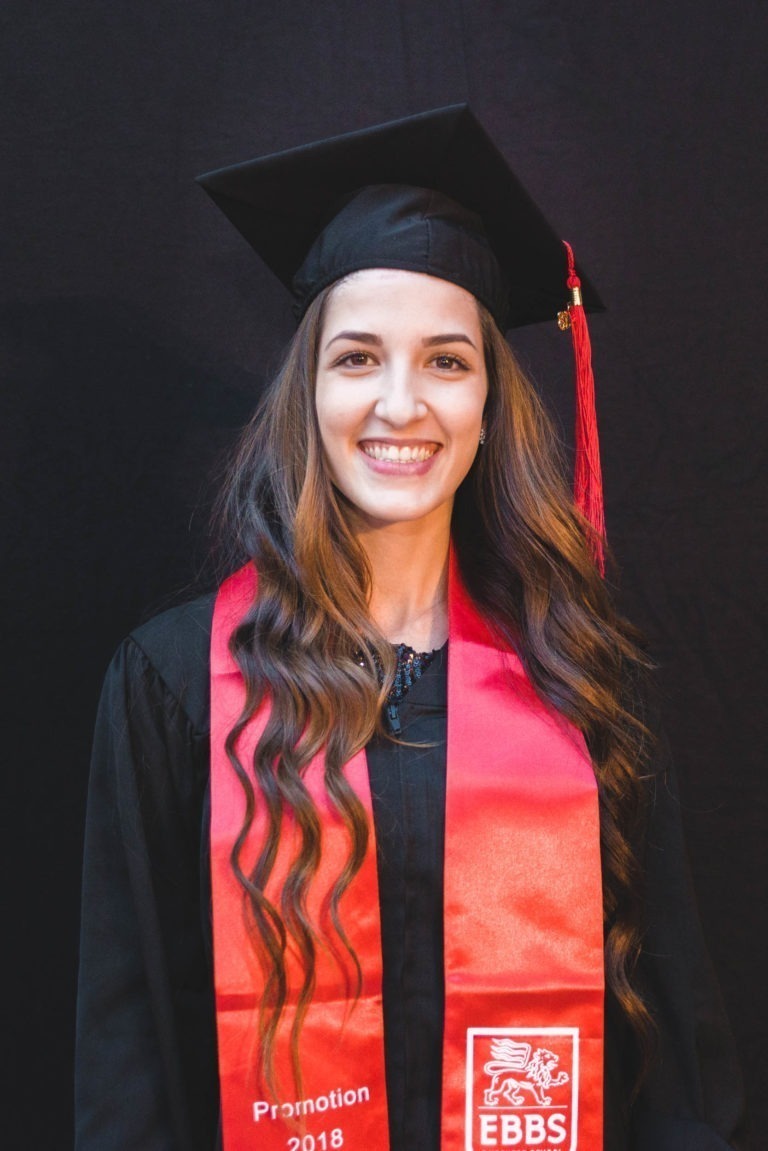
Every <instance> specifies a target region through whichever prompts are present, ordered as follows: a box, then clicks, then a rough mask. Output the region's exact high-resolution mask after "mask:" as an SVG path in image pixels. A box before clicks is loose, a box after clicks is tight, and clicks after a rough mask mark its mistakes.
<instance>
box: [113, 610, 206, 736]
mask: <svg viewBox="0 0 768 1151" xmlns="http://www.w3.org/2000/svg"><path fill="white" fill-rule="evenodd" d="M215 602H216V593H215V592H209V593H208V594H206V595H201V596H198V597H197V598H196V599H192V600H189V601H187V602H185V603H180V604H177V605H176V606H174V607H171V608H168V609H167V610H165V611H163V612H161V613H159V614H158V615H156V616H153V617H152V618H151V619H149V620H148V621H147V622H146V623H143V624H141V625H140V626H139V627H136V628H134V630H133V631H131V632H130V633H129V635H128V636H127V637H126V638H125V640H124V641H123V643H122V644H121V645H120V647H119V649H118V651H117V653H116V655H115V658H114V660H113V662H112V666H111V668H110V671H109V673H108V677H109V676H117V677H119V678H121V679H123V680H126V681H127V685H128V690H129V691H130V692H131V694H132V695H134V696H138V695H141V696H142V697H143V698H144V699H145V700H146V698H147V697H148V696H151V697H157V698H159V697H163V698H165V699H167V700H170V701H171V702H173V703H174V704H176V705H178V706H180V707H181V708H182V709H183V711H184V712H185V713H186V715H187V717H188V719H189V723H190V724H191V726H192V728H193V729H194V730H195V732H197V733H198V734H201V735H202V734H206V733H207V731H208V729H209V727H210V685H209V674H210V643H211V626H212V621H213V609H214V604H215Z"/></svg>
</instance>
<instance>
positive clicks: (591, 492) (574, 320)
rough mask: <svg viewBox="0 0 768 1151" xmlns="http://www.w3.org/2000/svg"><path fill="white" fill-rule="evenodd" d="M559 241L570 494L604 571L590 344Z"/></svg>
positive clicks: (577, 289) (572, 268)
mask: <svg viewBox="0 0 768 1151" xmlns="http://www.w3.org/2000/svg"><path fill="white" fill-rule="evenodd" d="M563 243H564V244H565V250H566V252H567V253H568V287H569V289H570V292H571V302H570V304H569V305H568V310H567V312H561V313H560V315H559V316H558V323H559V324H560V327H561V328H563V329H564V328H570V329H571V335H572V337H573V354H574V359H575V363H576V465H575V474H574V480H573V495H574V500H575V503H576V507H577V508H578V509H579V511H580V512H581V514H582V515H583V516H584V517H585V519H586V520H587V522H588V523H589V525H590V528H591V532H590V546H591V549H592V555H593V556H594V560H595V564H596V565H597V568H598V570H599V571H600V574H601V575H605V509H604V506H603V476H602V470H601V467H600V444H599V441H598V436H597V411H596V409H595V378H594V376H593V374H592V348H591V345H590V342H589V329H588V328H587V316H586V313H585V311H584V306H583V304H582V302H581V280H580V279H579V277H578V276H577V275H576V265H575V262H574V258H573V249H572V248H571V245H570V244H568V243H566V241H565V240H564V241H563Z"/></svg>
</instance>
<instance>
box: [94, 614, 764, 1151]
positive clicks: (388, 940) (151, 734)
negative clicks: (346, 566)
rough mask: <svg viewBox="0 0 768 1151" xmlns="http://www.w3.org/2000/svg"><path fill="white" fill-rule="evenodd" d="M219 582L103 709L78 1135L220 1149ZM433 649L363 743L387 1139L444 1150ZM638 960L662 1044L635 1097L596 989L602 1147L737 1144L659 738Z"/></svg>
mask: <svg viewBox="0 0 768 1151" xmlns="http://www.w3.org/2000/svg"><path fill="white" fill-rule="evenodd" d="M213 602H214V601H213V596H206V597H203V598H201V599H199V600H196V601H194V602H193V603H191V604H188V605H185V606H183V607H180V608H174V609H172V610H171V611H169V612H165V613H164V614H163V615H161V616H158V617H157V618H156V619H154V620H152V621H151V622H150V623H149V624H146V625H145V626H144V627H142V628H139V629H138V630H137V631H135V632H134V633H133V634H132V635H131V636H129V637H128V639H127V640H126V641H125V642H124V643H123V645H122V646H121V647H120V648H119V650H118V652H117V654H116V656H115V658H114V660H113V662H112V664H111V666H110V668H109V671H108V673H107V677H106V681H105V685H104V690H103V694H102V700H101V705H100V709H99V715H98V720H97V726H96V736H95V742H94V752H93V764H92V771H91V781H90V791H89V805H88V821H87V832H86V844H85V868H84V883H83V922H82V935H81V955H80V983H79V997H78V1027H77V1061H76V1066H77V1071H76V1079H77V1083H76V1094H77V1137H76V1147H77V1151H215V1149H216V1148H217V1147H219V1146H220V1135H219V1096H218V1078H217V1066H216V1030H215V1011H214V999H213V975H212V953H211V922H210V877H209V845H208V822H209V816H210V795H209V725H210V691H209V679H208V676H209V642H210V628H211V619H212V611H213ZM446 666H447V661H446V659H445V652H444V651H443V652H441V653H440V654H439V655H438V656H437V657H436V658H435V660H434V662H433V663H432V664H431V665H430V666H429V667H428V668H427V670H426V671H425V673H424V675H423V677H422V678H421V679H419V680H418V681H417V682H416V683H415V684H414V686H413V687H412V688H411V689H410V691H409V693H408V695H407V696H406V697H405V699H404V700H403V701H402V703H401V705H400V719H401V722H402V726H403V737H404V738H405V739H408V740H410V741H415V742H418V743H421V744H431V745H432V746H430V747H419V748H415V749H414V748H405V747H402V746H399V745H397V744H394V743H393V742H392V741H390V740H386V739H376V740H374V741H373V742H372V743H371V744H370V745H369V747H368V749H367V758H368V766H369V774H370V780H371V792H372V797H373V809H374V821H375V828H376V837H377V845H378V869H379V885H380V898H381V923H382V947H383V970H384V988H383V997H384V1040H385V1057H386V1079H387V1097H388V1105H389V1113H390V1142H391V1151H439V1145H440V1144H439V1138H440V1137H439V1114H440V1058H441V1057H440V1038H441V1032H442V1010H443V1007H442V995H443V989H442V980H443V971H442V942H443V941H442V864H443V846H444V844H443V834H444V831H443V818H442V813H443V811H444V805H445V746H444V744H445V714H446ZM657 759H658V762H657V763H656V765H655V767H656V782H655V798H654V803H653V806H652V815H651V821H650V827H649V832H648V846H647V853H646V867H647V884H648V900H647V926H646V932H645V946H644V953H643V959H642V965H641V971H640V977H641V980H642V984H643V989H644V993H645V995H646V997H647V999H648V1001H649V1002H650V1003H651V1005H652V1007H653V1009H654V1013H655V1016H656V1019H657V1022H658V1028H659V1057H658V1060H657V1064H656V1067H655V1069H654V1071H653V1073H652V1075H651V1076H650V1078H649V1079H648V1080H647V1081H646V1083H645V1085H644V1087H643V1089H642V1091H641V1094H640V1096H639V1098H638V1100H637V1102H636V1104H635V1106H634V1107H633V1108H632V1110H631V1114H629V1113H628V1107H627V1100H628V1098H629V1092H630V1087H629V1082H628V1080H629V1079H630V1076H631V1068H632V1065H633V1057H632V1042H631V1036H630V1035H629V1033H628V1030H627V1027H626V1024H625V1023H624V1021H623V1018H622V1016H621V1013H620V1012H619V1011H618V1009H617V1008H616V1005H615V1004H614V1003H613V1002H612V1000H611V998H610V996H609V997H608V1001H607V1004H606V1046H605V1063H606V1093H605V1094H606V1134H605V1151H630V1149H632V1151H726V1149H727V1148H734V1149H736V1151H744V1149H745V1148H746V1142H745V1136H744V1132H743V1119H742V1092H741V1083H740V1077H739V1074H738V1069H737V1065H736V1061H735V1055H734V1050H733V1044H732V1040H731V1038H730V1035H729V1031H728V1027H727V1023H726V1021H725V1018H724V1015H723V1011H722V1006H721V1004H720V1000H719V997H718V994H717V989H716V987H715V984H714V981H713V979H712V974H711V970H710V967H709V962H708V959H707V955H706V952H705V948H704V945H703V941H702V938H701V933H700V928H699V925H698V921H697V917H696V913H695V909H694V903H693V899H692V894H691V890H690V886H689V881H688V876H687V872H686V866H685V861H684V850H683V845H682V839H681V830H680V820H679V810H678V802H677V800H676V798H675V795H674V792H673V790H672V783H671V779H670V767H669V760H668V756H667V754H666V749H665V747H664V745H663V744H660V746H659V752H658V756H657Z"/></svg>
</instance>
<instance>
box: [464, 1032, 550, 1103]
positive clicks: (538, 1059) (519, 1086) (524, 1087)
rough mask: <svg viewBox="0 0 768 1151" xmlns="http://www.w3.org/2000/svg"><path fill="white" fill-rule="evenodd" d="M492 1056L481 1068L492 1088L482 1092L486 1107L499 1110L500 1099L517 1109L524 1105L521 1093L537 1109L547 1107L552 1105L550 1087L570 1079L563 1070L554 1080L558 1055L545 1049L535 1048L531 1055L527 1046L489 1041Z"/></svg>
mask: <svg viewBox="0 0 768 1151" xmlns="http://www.w3.org/2000/svg"><path fill="white" fill-rule="evenodd" d="M491 1055H492V1056H493V1058H492V1059H490V1060H489V1061H488V1062H487V1063H486V1064H485V1066H484V1067H483V1071H484V1072H485V1074H486V1075H490V1076H491V1085H490V1087H487V1088H486V1090H485V1105H486V1107H498V1106H499V1100H500V1099H501V1098H502V1096H503V1097H504V1098H505V1099H506V1100H507V1101H508V1102H509V1103H511V1104H512V1105H513V1106H514V1107H519V1106H520V1105H521V1104H522V1103H524V1102H525V1095H524V1094H523V1092H524V1091H529V1092H530V1093H531V1095H532V1096H533V1098H534V1099H535V1100H536V1102H537V1103H538V1104H539V1106H540V1107H546V1106H547V1105H548V1104H550V1103H551V1102H552V1097H551V1096H550V1095H547V1094H546V1091H547V1090H548V1089H549V1088H550V1087H562V1085H563V1084H564V1083H567V1082H568V1079H569V1078H570V1077H569V1075H568V1073H567V1072H566V1071H560V1072H559V1073H558V1075H557V1077H556V1078H555V1077H554V1076H553V1072H554V1070H555V1068H556V1067H557V1065H558V1063H559V1062H560V1056H559V1055H554V1054H553V1053H552V1052H551V1051H547V1050H546V1048H544V1047H537V1048H536V1050H535V1051H534V1052H533V1054H531V1045H530V1043H516V1042H515V1040H514V1039H492V1040H491ZM521 1072H522V1074H523V1075H524V1076H525V1078H522V1077H521Z"/></svg>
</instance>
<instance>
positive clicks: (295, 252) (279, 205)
mask: <svg viewBox="0 0 768 1151" xmlns="http://www.w3.org/2000/svg"><path fill="white" fill-rule="evenodd" d="M198 182H199V183H200V184H201V185H202V187H203V188H204V189H205V190H206V192H208V194H209V195H210V196H211V197H212V199H213V200H214V202H215V203H216V204H217V205H218V207H219V208H221V210H222V211H223V212H224V213H225V215H226V216H227V217H228V218H229V219H230V220H231V221H232V223H233V224H234V225H235V227H236V228H237V229H238V230H239V231H240V232H241V233H242V235H243V236H244V237H245V239H246V240H247V241H248V243H249V244H250V245H251V246H252V247H253V248H254V249H255V251H256V252H257V253H258V254H259V256H260V257H261V258H262V260H264V262H265V263H266V264H267V265H268V267H270V268H271V269H272V271H273V272H274V273H275V275H276V276H277V277H278V278H279V279H280V280H281V282H282V283H283V284H284V285H285V287H286V288H287V289H288V290H289V291H290V292H291V294H292V295H293V298H294V311H295V313H296V316H297V318H299V319H300V318H301V316H302V315H303V314H304V312H305V311H306V309H307V307H308V306H309V304H310V303H311V301H312V300H313V299H314V298H315V297H316V296H317V295H318V294H319V293H320V292H321V291H322V290H323V289H324V288H326V287H328V286H329V285H330V284H333V283H335V282H336V281H337V280H339V279H341V278H342V277H344V276H346V275H349V274H350V273H351V272H355V271H359V270H361V269H363V268H376V267H387V268H403V269H406V270H408V271H414V272H422V273H425V274H427V275H432V276H437V277H439V278H440V279H444V280H449V281H451V282H452V283H456V284H458V285H460V286H461V287H463V288H466V289H467V290H468V291H469V292H471V293H472V294H473V295H474V296H475V297H476V298H477V299H478V300H480V302H481V303H482V304H484V305H485V306H486V307H487V308H488V310H489V311H490V313H491V315H492V316H493V317H494V319H495V320H496V323H497V324H498V326H499V327H500V328H501V329H502V330H504V329H505V328H509V327H519V326H522V325H524V324H530V323H536V322H538V321H541V320H551V319H554V318H555V317H558V318H559V323H560V326H561V327H568V328H570V329H571V331H572V334H573V340H574V349H575V354H576V366H577V372H576V375H577V419H576V480H575V498H576V502H577V505H578V506H579V508H580V510H581V511H582V512H583V513H584V514H585V515H586V517H587V519H588V520H589V522H590V524H591V525H592V529H593V531H592V537H593V543H594V545H595V547H594V550H595V554H596V559H597V562H598V563H599V564H600V566H601V570H602V539H603V536H604V521H603V510H602V488H601V478H600V459H599V454H598V449H597V427H596V421H595V414H594V383H593V381H592V377H591V363H590V350H589V337H588V335H587V329H586V319H585V316H584V310H585V308H586V309H590V310H602V307H603V305H602V303H601V301H600V298H599V296H598V294H597V292H596V291H595V289H594V287H593V286H592V284H591V283H590V282H589V280H587V279H586V278H585V277H584V276H582V277H581V278H580V279H579V277H578V276H577V275H576V271H575V266H574V263H573V253H572V251H571V249H570V247H569V245H567V244H566V245H564V244H563V242H562V241H561V240H560V238H559V237H558V235H557V233H556V232H555V231H554V230H553V228H552V227H551V225H550V224H549V223H548V222H547V220H546V219H545V217H544V216H543V214H542V213H541V212H540V210H539V209H538V207H537V206H536V204H535V203H534V202H533V200H532V199H531V197H530V196H529V195H528V193H527V192H526V190H525V189H524V187H523V186H522V184H521V183H520V181H519V180H518V179H517V177H516V176H515V174H514V173H513V172H512V170H511V169H510V167H509V165H508V163H507V161H506V160H505V158H504V157H503V156H502V154H501V153H500V152H499V150H498V149H497V148H496V146H495V144H494V143H493V141H492V140H491V139H490V138H489V136H488V135H487V134H486V132H485V131H484V129H483V128H482V126H481V125H480V123H479V122H478V120H477V119H476V118H475V116H474V115H473V114H472V112H471V111H470V109H469V107H468V106H467V105H465V104H457V105H452V106H451V107H447V108H439V109H437V110H435V111H432V112H424V113H421V114H419V115H415V116H409V117H407V118H406V119H402V120H394V121H391V122H389V123H386V124H380V125H377V126H375V127H373V128H366V129H363V130H361V131H356V132H351V133H348V134H346V135H343V136H334V137H332V138H330V139H327V140H320V141H316V142H314V143H311V144H307V145H304V146H302V147H298V148H291V149H289V150H288V151H284V152H278V153H275V154H273V155H268V156H262V157H258V158H257V159H254V160H250V161H247V162H246V163H241V164H235V165H232V166H230V167H227V168H221V169H219V170H217V171H214V172H208V173H206V174H205V175H202V176H199V177H198ZM569 293H570V295H569Z"/></svg>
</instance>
